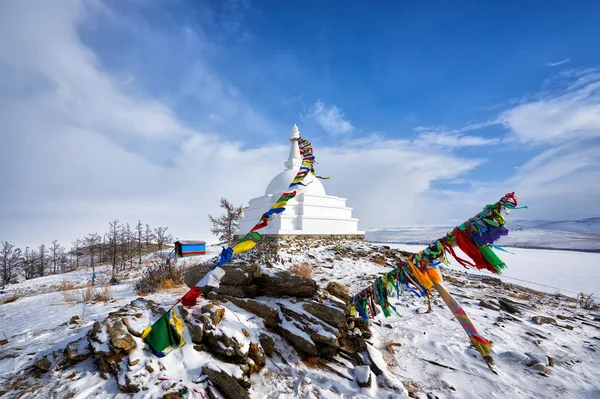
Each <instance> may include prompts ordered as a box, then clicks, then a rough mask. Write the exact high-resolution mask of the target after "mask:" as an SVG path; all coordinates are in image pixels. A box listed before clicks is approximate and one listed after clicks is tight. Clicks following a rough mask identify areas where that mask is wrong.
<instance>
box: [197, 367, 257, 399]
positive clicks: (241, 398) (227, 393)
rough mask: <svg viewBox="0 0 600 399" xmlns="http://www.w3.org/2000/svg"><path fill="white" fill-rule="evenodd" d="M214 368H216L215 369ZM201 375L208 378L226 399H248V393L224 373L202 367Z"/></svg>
mask: <svg viewBox="0 0 600 399" xmlns="http://www.w3.org/2000/svg"><path fill="white" fill-rule="evenodd" d="M215 368H216V367H215ZM202 374H204V375H206V376H207V377H208V380H209V381H210V382H211V383H212V385H213V386H215V387H216V388H217V389H218V390H219V392H221V394H223V396H224V397H225V398H226V399H250V396H249V395H248V392H246V390H245V389H244V388H242V386H241V385H240V383H239V382H238V381H237V380H236V379H235V378H233V377H232V376H230V375H229V374H227V373H226V372H224V371H223V370H221V371H216V370H214V369H213V368H211V366H210V365H207V366H204V367H202Z"/></svg>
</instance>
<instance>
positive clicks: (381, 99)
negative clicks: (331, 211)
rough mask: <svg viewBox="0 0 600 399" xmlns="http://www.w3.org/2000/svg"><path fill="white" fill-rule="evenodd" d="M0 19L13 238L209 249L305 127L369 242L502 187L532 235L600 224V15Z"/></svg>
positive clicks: (37, 8)
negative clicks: (151, 238) (125, 227)
mask: <svg viewBox="0 0 600 399" xmlns="http://www.w3.org/2000/svg"><path fill="white" fill-rule="evenodd" d="M3 8H4V10H3V12H2V13H1V14H2V15H1V16H0V34H1V35H0V36H1V38H0V89H1V90H0V93H2V94H0V128H2V129H1V130H0V131H1V132H0V135H2V136H1V138H2V140H3V142H4V146H3V149H2V150H0V155H1V156H2V159H1V160H0V165H1V166H2V167H3V168H6V170H10V172H9V173H8V174H6V175H5V176H3V177H2V180H3V181H2V182H1V183H2V184H3V187H5V188H6V191H5V194H4V195H3V198H2V199H1V200H0V201H2V202H1V203H0V205H2V211H0V217H1V218H2V222H3V223H2V224H1V226H0V238H1V239H8V240H11V241H16V242H28V241H29V240H33V241H34V242H38V241H42V240H51V239H52V238H54V237H56V238H59V239H61V240H73V239H75V238H76V237H77V236H80V235H83V234H87V233H89V232H91V231H103V230H104V229H105V226H104V225H107V222H108V220H110V219H114V218H119V219H121V220H123V221H129V222H130V223H132V224H134V223H135V222H136V221H137V219H142V221H147V222H149V223H152V224H154V225H168V226H170V230H171V231H172V232H173V233H174V234H175V235H176V236H182V237H183V236H185V237H197V236H206V235H207V234H208V233H207V232H208V224H207V219H206V215H207V214H208V213H215V212H218V210H217V207H218V198H219V197H220V196H226V197H228V198H231V199H232V200H234V201H235V202H239V203H246V202H247V201H248V200H249V199H250V198H252V197H255V196H258V195H261V194H262V191H263V190H264V187H265V186H266V184H267V183H268V181H269V179H270V178H271V177H272V176H273V175H275V174H276V173H277V172H278V171H279V169H280V168H281V167H282V163H283V162H284V161H285V154H286V138H287V133H288V132H289V130H290V128H291V126H292V125H293V124H294V123H297V124H298V126H299V127H300V130H301V132H302V134H303V135H304V136H305V137H307V138H308V139H310V140H311V141H312V142H313V143H314V145H315V149H316V152H317V159H318V161H319V165H318V168H319V172H320V173H321V174H325V175H331V176H332V180H331V181H329V182H327V185H326V189H327V190H328V193H330V194H333V195H339V196H343V197H347V198H348V203H349V205H350V206H352V207H353V208H354V210H355V215H356V216H358V217H359V218H360V220H361V227H362V228H373V227H389V226H395V225H405V224H452V223H455V222H459V221H461V220H462V219H464V218H466V217H469V216H471V214H474V213H475V212H477V211H478V210H479V209H480V207H481V206H482V205H484V204H486V203H489V202H493V201H495V200H497V199H498V198H499V197H501V196H502V195H503V194H504V193H505V192H507V191H517V195H518V196H519V197H520V198H521V199H522V201H523V202H526V203H527V204H528V205H530V206H531V208H530V209H529V210H528V211H523V212H521V213H519V215H518V217H519V218H536V219H561V218H582V217H590V216H598V213H597V211H596V198H597V196H598V195H599V194H600V186H599V184H600V183H598V182H600V159H599V157H600V155H599V154H600V151H599V150H600V147H599V145H598V144H599V141H600V106H599V103H600V92H599V86H600V71H599V70H598V67H599V66H600V53H599V52H598V51H595V49H596V48H597V47H598V38H599V37H600V25H599V24H598V23H597V15H599V14H600V4H598V3H597V2H593V1H588V2H583V1H578V2H570V3H567V2H558V1H556V2H554V1H551V2H544V3H543V4H542V3H540V2H529V3H528V4H522V2H502V3H497V4H491V3H490V2H476V1H464V2H460V4H458V3H456V2H450V1H436V2H381V1H380V2H377V1H372V2H368V1H344V2H341V1H307V2H294V3H293V4H292V3H291V2H282V1H255V2H252V1H249V0H245V1H212V2H209V1H191V0H187V1H186V0H171V1H161V2H156V1H146V0H131V1H116V0H112V1H102V0H89V1H82V2H79V1H63V2H60V3H59V4H58V5H57V4H54V5H53V6H49V5H48V4H46V3H45V2H43V1H35V0H26V1H21V2H17V1H8V2H6V3H5V4H4V5H3ZM167 187H169V188H168V189H166V188H167ZM33 236H36V237H33ZM37 237H39V239H38V238H37Z"/></svg>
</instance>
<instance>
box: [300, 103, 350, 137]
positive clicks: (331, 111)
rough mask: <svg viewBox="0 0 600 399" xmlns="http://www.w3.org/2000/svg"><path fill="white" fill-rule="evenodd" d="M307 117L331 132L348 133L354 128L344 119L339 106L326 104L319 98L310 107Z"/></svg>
mask: <svg viewBox="0 0 600 399" xmlns="http://www.w3.org/2000/svg"><path fill="white" fill-rule="evenodd" d="M308 117H309V118H312V119H313V120H314V121H315V122H317V124H318V125H319V126H321V127H322V128H323V130H325V131H326V132H328V133H331V134H343V133H349V132H351V131H353V130H354V126H352V124H350V122H348V121H347V120H346V119H344V113H343V112H342V110H341V109H340V108H338V107H337V106H335V105H334V104H332V105H326V104H325V103H324V102H323V101H321V100H318V101H317V102H316V103H315V104H314V105H313V106H312V107H311V109H310V111H309V114H308Z"/></svg>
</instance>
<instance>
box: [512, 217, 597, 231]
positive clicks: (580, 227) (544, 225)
mask: <svg viewBox="0 0 600 399" xmlns="http://www.w3.org/2000/svg"><path fill="white" fill-rule="evenodd" d="M507 226H521V227H530V228H531V227H534V228H537V229H551V230H562V231H570V232H573V233H582V234H600V217H593V218H587V219H580V220H559V221H550V220H515V221H514V222H510V221H508V222H507Z"/></svg>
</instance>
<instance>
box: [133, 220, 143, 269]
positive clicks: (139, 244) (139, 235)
mask: <svg viewBox="0 0 600 399" xmlns="http://www.w3.org/2000/svg"><path fill="white" fill-rule="evenodd" d="M135 228H136V231H137V253H138V264H139V265H141V264H142V236H143V234H144V230H143V229H144V226H142V222H141V221H140V220H138V222H137V226H135Z"/></svg>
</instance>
